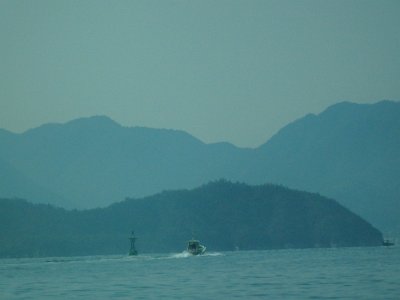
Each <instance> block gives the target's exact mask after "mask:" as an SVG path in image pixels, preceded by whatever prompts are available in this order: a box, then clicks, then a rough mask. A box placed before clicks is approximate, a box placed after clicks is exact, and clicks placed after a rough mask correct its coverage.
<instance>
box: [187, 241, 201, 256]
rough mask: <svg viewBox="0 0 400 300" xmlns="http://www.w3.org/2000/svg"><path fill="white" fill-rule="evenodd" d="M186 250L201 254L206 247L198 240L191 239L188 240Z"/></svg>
mask: <svg viewBox="0 0 400 300" xmlns="http://www.w3.org/2000/svg"><path fill="white" fill-rule="evenodd" d="M187 251H188V252H189V253H190V254H192V255H201V254H204V252H206V247H205V246H203V245H201V244H200V242H199V241H198V240H194V239H191V240H190V241H188V246H187Z"/></svg>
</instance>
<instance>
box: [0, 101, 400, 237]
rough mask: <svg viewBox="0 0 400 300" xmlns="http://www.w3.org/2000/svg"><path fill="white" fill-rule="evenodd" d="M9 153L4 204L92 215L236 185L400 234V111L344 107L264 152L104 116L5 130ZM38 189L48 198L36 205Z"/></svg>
mask: <svg viewBox="0 0 400 300" xmlns="http://www.w3.org/2000/svg"><path fill="white" fill-rule="evenodd" d="M0 145H1V147H0V174H3V173H6V174H3V175H2V176H7V173H10V174H9V176H8V178H7V180H6V181H4V182H6V183H7V184H3V185H0V196H4V197H10V196H15V197H22V198H27V199H31V200H32V201H35V202H46V203H47V202H48V203H55V204H56V205H60V204H61V205H62V206H64V207H67V208H74V207H76V208H91V207H97V206H107V205H109V204H111V203H114V202H117V201H120V200H121V199H124V198H125V197H142V196H146V195H151V194H154V193H157V192H160V191H162V190H169V189H181V188H193V187H196V186H199V185H201V184H203V183H205V182H208V181H210V180H216V179H219V178H226V179H229V180H233V181H242V182H247V183H251V184H263V183H266V182H271V183H277V184H283V185H285V186H288V187H293V188H296V189H300V190H307V191H312V192H318V193H321V194H323V195H326V196H329V197H332V198H334V199H337V200H338V201H339V202H340V203H342V204H343V205H345V206H346V207H348V208H350V209H352V210H353V211H355V212H356V213H358V214H360V215H361V216H363V217H365V218H366V219H367V220H368V221H370V222H372V223H373V224H374V225H376V226H378V227H379V228H380V229H382V230H397V232H400V221H399V220H400V218H399V217H398V216H399V215H400V200H399V196H398V195H400V176H399V174H400V158H399V157H400V156H399V155H398V153H400V103H399V102H394V101H381V102H378V103H375V104H354V103H350V102H342V103H338V104H336V105H332V106H330V107H329V108H327V109H326V110H325V111H324V112H322V113H320V114H318V115H311V114H310V115H307V116H305V117H304V118H301V119H298V120H296V121H295V122H293V123H291V124H288V125H287V126H285V127H284V128H282V129H281V130H280V131H279V132H278V133H277V134H276V135H274V136H273V137H272V138H271V139H270V140H269V141H267V142H266V143H265V144H263V145H261V146H260V147H258V148H255V149H243V148H238V147H235V146H234V145H231V144H229V143H217V144H205V143H203V142H202V141H200V140H198V139H196V138H195V137H193V136H191V135H190V134H188V133H185V132H183V131H178V130H166V129H151V128H143V127H132V128H128V127H122V126H120V125H119V124H117V123H116V122H114V121H112V120H111V119H109V118H107V117H104V116H96V117H90V118H82V119H77V120H73V121H70V122H68V123H65V124H46V125H43V126H41V127H38V128H35V129H31V130H28V131H26V132H24V133H22V134H13V133H10V132H7V131H6V130H0ZM3 165H7V166H8V167H7V168H5V167H2V166H3ZM1 168H2V169H1ZM6 169H7V170H9V171H5V170H6ZM12 174H14V175H12ZM15 174H19V176H16V175H15ZM22 177H23V178H25V179H23V180H22V179H21V178H22ZM12 178H14V179H12ZM18 181H24V182H25V183H24V184H20V183H18ZM28 182H29V183H28ZM24 186H30V187H29V188H25V187H24ZM33 186H35V187H36V188H33ZM15 187H18V188H15ZM32 189H33V190H35V189H39V190H41V192H40V193H38V192H36V195H37V196H32V197H29V195H30V194H32V195H34V194H35V193H33V192H30V191H31V190H32ZM10 191H11V193H10ZM13 191H14V193H12V192H13ZM40 194H42V196H40ZM54 195H59V196H54ZM41 197H43V199H40V198H41ZM53 199H54V200H53ZM56 199H57V200H56Z"/></svg>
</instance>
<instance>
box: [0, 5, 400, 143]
mask: <svg viewBox="0 0 400 300" xmlns="http://www.w3.org/2000/svg"><path fill="white" fill-rule="evenodd" d="M0 43H1V47H0V128H6V129H9V130H11V131H14V132H22V131H24V130H26V129H28V128H32V127H36V126H38V125H41V124H43V123H47V122H66V121H69V120H71V119H75V118H78V117H83V116H91V115H107V116H109V117H111V118H112V119H114V120H115V121H117V122H119V123H121V124H122V125H124V126H147V127H155V128H174V129H182V130H185V131H187V132H189V133H191V134H192V135H194V136H196V137H198V138H200V139H201V140H203V141H205V142H216V141H229V142H232V143H234V144H235V145H238V146H248V147H254V146H258V145H260V144H261V143H263V142H265V141H266V140H267V139H268V138H269V137H270V136H271V135H272V134H274V133H275V132H276V131H277V130H278V129H280V128H281V127H282V126H284V125H286V124H287V123H289V122H291V121H293V120H295V119H296V118H299V117H302V116H303V115H305V114H307V113H309V112H312V113H319V112H321V111H322V110H324V109H325V108H326V107H327V106H329V105H331V104H333V103H336V102H340V101H343V100H349V101H353V102H358V103H371V102H376V101H378V100H382V99H393V100H400V1H398V0H394V1H382V0H377V1H367V0H360V1H350V0H343V1H337V0H335V1H321V0H317V1H299V0H296V1H281V0H279V1H268V0H263V1H251V0H241V1H234V0H229V1H223V0H219V1H218V0H215V1H205V0H199V1H184V0H180V1H178V0H175V1H173V0H171V1H168V0H159V1H149V0H145V1H133V0H132V1H98V0H96V1H81V0H79V1H73V0H71V1H56V0H49V1H40V0H35V1H31V0H27V1H21V0H19V1H14V0H11V1H4V0H0Z"/></svg>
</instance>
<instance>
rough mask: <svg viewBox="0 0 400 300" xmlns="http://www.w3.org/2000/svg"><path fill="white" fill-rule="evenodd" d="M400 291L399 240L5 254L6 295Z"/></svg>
mask: <svg viewBox="0 0 400 300" xmlns="http://www.w3.org/2000/svg"><path fill="white" fill-rule="evenodd" d="M183 298H190V299H233V298H241V299H251V298H254V299H400V247H393V248H384V247H376V248H337V249H306V250H267V251H237V252H218V253H217V252H209V253H208V254H207V255H204V256H197V257H195V256H188V255H187V254H185V253H177V254H160V255H153V254H149V255H146V254H143V255H140V256H137V257H127V256H87V257H59V258H34V259H1V260H0V299H183Z"/></svg>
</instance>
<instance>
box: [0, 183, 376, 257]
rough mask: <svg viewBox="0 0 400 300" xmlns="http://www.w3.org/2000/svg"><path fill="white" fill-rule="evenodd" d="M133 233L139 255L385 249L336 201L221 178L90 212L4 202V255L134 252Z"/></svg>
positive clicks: (0, 247) (0, 239)
mask: <svg viewBox="0 0 400 300" xmlns="http://www.w3.org/2000/svg"><path fill="white" fill-rule="evenodd" d="M131 229H134V230H135V232H136V234H137V235H138V236H139V239H138V242H137V248H138V250H139V253H148V252H153V253H162V252H182V251H183V250H184V249H185V247H186V242H187V240H188V239H190V238H191V237H192V235H193V234H195V236H196V237H197V238H199V239H201V241H202V242H203V243H204V244H205V245H206V246H207V248H208V249H209V250H210V251H232V250H238V249H240V250H257V249H258V250H260V249H277V248H310V247H345V246H378V245H381V243H382V234H381V233H380V232H379V231H378V230H377V229H376V228H374V227H372V226H371V225H370V224H369V223H367V222H366V221H364V220H363V219H361V218H360V217H358V216H357V215H355V214H354V213H352V212H350V211H349V210H347V209H345V208H344V207H342V206H341V205H339V204H338V203H337V202H335V201H334V200H331V199H327V198H325V197H322V196H319V195H317V194H311V193H306V192H300V191H295V190H290V189H287V188H283V187H280V186H274V185H260V186H249V185H246V184H240V183H231V182H227V181H224V180H220V181H216V182H211V183H208V184H206V185H203V186H201V187H198V188H195V189H193V190H176V191H165V192H162V193H158V194H156V195H153V196H150V197H146V198H139V199H127V200H125V201H123V202H120V203H115V204H113V205H111V206H109V207H107V208H103V209H92V210H85V211H76V210H72V211H66V210H64V209H60V208H55V207H52V206H48V205H33V204H31V203H28V202H26V201H22V200H15V199H14V200H9V199H0V257H25V256H28V257H30V256H71V255H96V254H122V253H127V251H128V249H129V243H128V236H129V232H130V230H131ZM21 241H22V242H21Z"/></svg>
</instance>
